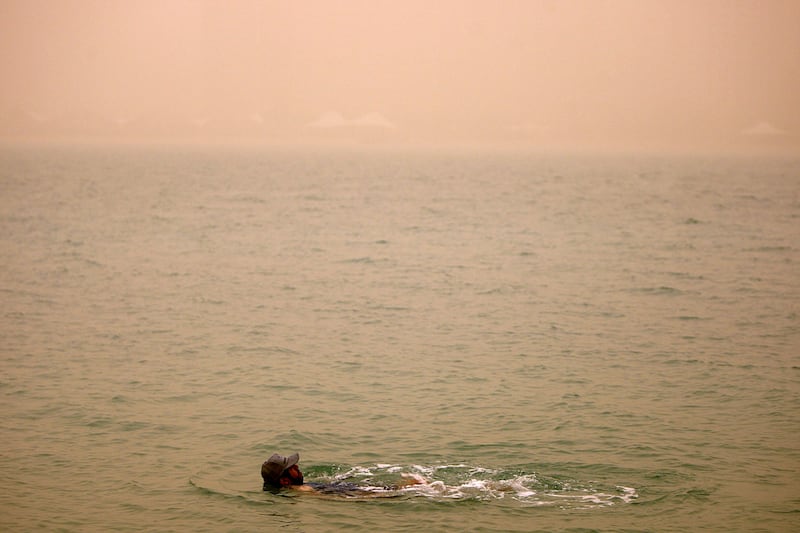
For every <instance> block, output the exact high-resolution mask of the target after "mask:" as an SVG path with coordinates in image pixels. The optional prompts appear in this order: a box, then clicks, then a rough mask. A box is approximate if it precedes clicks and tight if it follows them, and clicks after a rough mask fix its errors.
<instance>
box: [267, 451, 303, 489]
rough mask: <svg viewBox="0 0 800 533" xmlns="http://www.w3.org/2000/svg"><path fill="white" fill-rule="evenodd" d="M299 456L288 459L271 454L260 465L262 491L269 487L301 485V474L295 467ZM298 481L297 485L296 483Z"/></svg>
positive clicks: (291, 456) (294, 455)
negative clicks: (262, 483)
mask: <svg viewBox="0 0 800 533" xmlns="http://www.w3.org/2000/svg"><path fill="white" fill-rule="evenodd" d="M299 460H300V454H297V453H295V454H293V455H290V456H289V457H284V456H282V455H278V454H277V453H276V454H273V455H272V457H270V458H269V459H267V460H266V461H264V463H263V464H262V465H261V477H262V478H264V490H268V489H269V488H270V487H273V488H280V487H288V486H290V485H302V484H303V474H302V472H300V469H299V468H298V467H297V462H298V461H299ZM298 480H299V483H298V482H297V481H298Z"/></svg>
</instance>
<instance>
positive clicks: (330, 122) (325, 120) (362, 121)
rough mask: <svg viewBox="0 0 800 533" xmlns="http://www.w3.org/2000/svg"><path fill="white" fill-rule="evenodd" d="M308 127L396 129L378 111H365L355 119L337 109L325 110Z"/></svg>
mask: <svg viewBox="0 0 800 533" xmlns="http://www.w3.org/2000/svg"><path fill="white" fill-rule="evenodd" d="M308 127H309V128H319V129H332V128H353V127H355V128H383V129H392V130H393V129H396V128H397V126H396V125H395V124H393V123H392V122H390V121H389V120H388V119H387V118H386V117H384V116H383V115H381V114H380V113H367V114H366V115H362V116H360V117H358V118H356V119H352V120H351V119H347V118H345V117H344V116H343V115H342V114H341V113H339V112H338V111H327V112H325V113H323V114H322V115H320V116H319V118H317V119H316V120H315V121H313V122H310V123H309V124H308Z"/></svg>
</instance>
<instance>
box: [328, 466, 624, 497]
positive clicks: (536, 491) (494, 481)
mask: <svg viewBox="0 0 800 533" xmlns="http://www.w3.org/2000/svg"><path fill="white" fill-rule="evenodd" d="M407 470H411V471H410V472H409V471H407ZM397 473H400V475H401V476H402V477H403V478H406V479H409V478H410V479H413V480H414V481H415V482H416V483H415V484H412V485H407V486H404V487H401V488H400V489H398V490H399V492H401V493H403V494H406V495H408V496H420V497H426V498H433V499H452V500H459V499H475V500H493V499H503V498H511V499H513V500H515V501H518V502H520V503H522V504H525V505H535V506H541V505H555V506H562V507H563V506H570V507H572V506H574V507H580V508H591V507H605V506H610V505H615V504H620V503H630V502H631V501H633V500H635V499H636V498H638V493H637V491H636V489H635V488H632V487H626V486H622V485H617V486H614V489H616V491H615V490H613V489H610V490H609V489H606V490H601V489H598V488H595V487H594V484H593V483H591V482H585V483H582V482H580V481H578V480H573V481H572V482H569V483H561V484H560V486H559V488H552V487H549V486H546V485H544V484H543V483H542V482H541V481H540V480H539V478H538V476H537V475H536V474H535V473H523V474H519V475H516V476H513V477H504V472H503V471H501V470H497V469H491V468H485V467H479V466H473V465H467V464H461V463H459V464H446V465H434V466H429V465H419V464H414V465H411V466H410V467H406V468H404V467H402V466H400V465H395V464H388V463H379V464H376V465H375V466H374V467H353V468H351V469H350V470H349V471H348V472H346V473H344V474H342V475H341V476H337V478H339V479H345V478H347V477H356V476H357V477H370V476H380V475H381V474H397ZM364 488H365V489H366V490H370V491H375V492H385V491H386V490H387V489H386V488H385V487H384V486H370V487H364Z"/></svg>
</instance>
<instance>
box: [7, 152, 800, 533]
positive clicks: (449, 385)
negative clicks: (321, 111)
mask: <svg viewBox="0 0 800 533" xmlns="http://www.w3.org/2000/svg"><path fill="white" fill-rule="evenodd" d="M0 172H2V174H0V254H1V255H0V294H2V301H3V304H2V318H1V319H0V320H1V321H0V343H1V345H0V356H1V357H2V359H0V361H2V377H1V378H0V398H1V400H0V401H1V402H2V403H1V404H0V405H1V406H2V415H3V416H2V419H0V424H2V425H1V426H0V428H1V429H0V439H2V447H1V448H0V483H1V484H2V485H0V487H2V490H1V491H0V528H2V529H3V530H14V531H30V530H37V529H48V530H49V529H63V530H75V531H92V530H96V531H108V530H151V531H156V530H163V531H167V530H172V531H214V532H216V531H234V530H235V531H248V530H250V531H256V530H259V531H268V530H270V529H273V528H276V527H284V528H286V529H287V530H289V531H335V530H339V529H345V528H347V529H350V530H356V531H359V530H360V531H376V530H387V531H403V530H406V531H422V530H452V531H461V530H487V531H489V530H503V531H536V530H541V531H554V530H568V529H573V528H574V529H579V528H585V529H589V530H600V531H612V530H620V529H629V530H643V531H670V530H671V531H680V530H699V529H705V530H720V531H723V530H738V531H756V530H764V531H791V530H796V529H797V528H798V527H799V526H800V482H798V467H800V444H799V443H800V439H799V438H798V435H800V414H799V413H800V354H799V353H798V352H799V351H800V350H799V348H800V325H799V324H800V321H799V320H798V315H797V312H798V300H799V299H800V268H798V267H799V266H800V163H799V162H798V161H790V160H765V159H760V160H759V159H752V160H745V159H713V158H706V159H700V158H695V159H669V158H623V157H603V158H600V157H596V158H589V157H568V156H560V157H545V156H533V155H519V154H517V155H512V154H494V155H486V154H484V155H463V154H461V155H457V154H438V155H433V154H401V153H383V154H364V153H358V152H357V151H353V152H340V153H301V152H280V151H275V150H272V151H270V150H257V149H213V150H204V149H200V148H185V147H184V148H87V147H83V148H81V147H71V148H68V147H47V148H45V147H27V148H18V147H17V148H14V147H6V148H3V149H2V151H0ZM294 451H298V452H300V454H301V466H302V467H303V468H304V471H305V474H306V479H307V480H309V481H336V480H347V481H349V482H355V483H358V484H360V485H362V486H364V487H366V488H368V489H370V490H374V491H375V493H376V494H375V496H376V497H352V496H349V495H340V496H309V495H305V494H303V495H301V494H297V493H279V494H272V493H269V492H262V490H261V479H260V476H259V467H260V463H261V462H262V461H263V460H264V459H266V458H267V457H268V456H269V455H270V454H272V453H273V452H280V453H291V452H294ZM403 475H406V476H415V477H417V478H418V479H420V480H422V481H424V483H422V484H420V485H416V486H413V487H409V488H405V489H402V490H400V491H390V492H389V493H386V492H383V493H382V492H381V491H380V488H381V487H383V486H385V485H391V484H393V483H395V482H397V481H398V480H399V479H401V476H403ZM377 496H380V497H377Z"/></svg>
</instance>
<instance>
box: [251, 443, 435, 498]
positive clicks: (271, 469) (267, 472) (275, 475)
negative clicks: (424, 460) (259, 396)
mask: <svg viewBox="0 0 800 533" xmlns="http://www.w3.org/2000/svg"><path fill="white" fill-rule="evenodd" d="M299 461H300V454H298V453H295V454H292V455H290V456H288V457H284V456H282V455H279V454H277V453H275V454H273V455H272V457H270V458H269V459H267V460H266V461H264V463H263V464H262V465H261V477H262V478H263V479H264V487H263V490H275V489H292V490H296V491H300V492H315V493H320V494H345V495H351V496H353V495H358V494H363V495H366V494H368V493H370V492H373V491H370V490H367V489H364V488H363V487H360V486H358V485H356V484H355V483H347V482H345V481H335V482H333V483H305V480H304V479H303V473H302V472H301V471H300V467H299V466H297V463H298V462H299ZM421 483H422V481H420V480H419V479H416V478H413V477H408V478H404V479H403V480H402V481H401V482H400V483H399V484H397V485H392V486H389V487H383V490H386V491H392V490H399V489H401V488H403V487H407V486H409V485H419V484H421Z"/></svg>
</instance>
